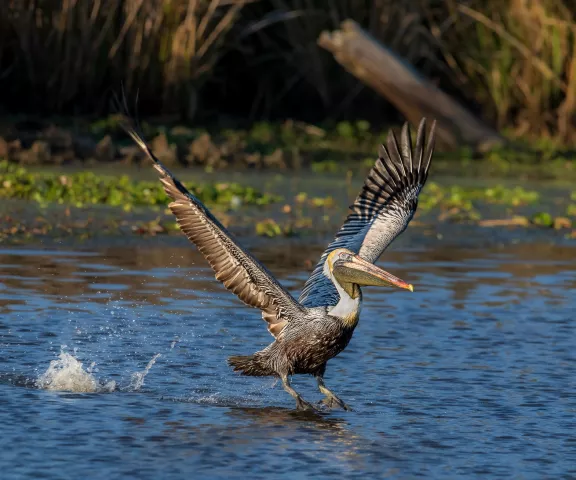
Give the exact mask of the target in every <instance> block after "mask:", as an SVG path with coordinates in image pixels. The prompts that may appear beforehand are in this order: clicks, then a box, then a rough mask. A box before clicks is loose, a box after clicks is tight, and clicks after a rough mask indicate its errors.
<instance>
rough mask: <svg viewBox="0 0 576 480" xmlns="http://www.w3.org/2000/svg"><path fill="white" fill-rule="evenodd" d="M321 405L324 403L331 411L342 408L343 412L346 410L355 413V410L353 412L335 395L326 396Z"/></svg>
mask: <svg viewBox="0 0 576 480" xmlns="http://www.w3.org/2000/svg"><path fill="white" fill-rule="evenodd" d="M321 403H323V404H324V405H326V406H327V407H328V408H330V409H332V408H336V407H340V408H341V409H342V410H346V411H348V412H353V411H354V410H352V408H351V407H349V406H348V405H346V403H344V402H343V401H342V400H341V399H340V398H338V397H337V396H336V395H334V394H332V395H326V397H325V398H323V399H322V400H321Z"/></svg>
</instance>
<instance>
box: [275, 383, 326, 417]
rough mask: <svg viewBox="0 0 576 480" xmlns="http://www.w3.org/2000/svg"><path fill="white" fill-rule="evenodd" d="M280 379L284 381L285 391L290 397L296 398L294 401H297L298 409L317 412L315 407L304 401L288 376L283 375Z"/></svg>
mask: <svg viewBox="0 0 576 480" xmlns="http://www.w3.org/2000/svg"><path fill="white" fill-rule="evenodd" d="M280 378H281V379H282V386H283V387H284V390H286V391H287V392H288V393H289V394H290V395H292V397H294V400H296V409H298V410H314V411H316V410H317V409H316V408H315V407H314V405H312V404H311V403H308V402H307V401H306V400H304V399H303V398H302V397H301V396H300V394H299V393H298V392H297V391H296V390H294V389H293V388H292V386H291V385H290V381H289V380H288V375H282V376H281V377H280Z"/></svg>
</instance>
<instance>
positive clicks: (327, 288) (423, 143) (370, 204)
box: [125, 119, 435, 410]
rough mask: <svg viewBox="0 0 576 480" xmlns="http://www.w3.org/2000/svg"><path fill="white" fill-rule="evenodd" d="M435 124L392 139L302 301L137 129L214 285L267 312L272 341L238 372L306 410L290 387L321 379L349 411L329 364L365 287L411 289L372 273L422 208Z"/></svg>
mask: <svg viewBox="0 0 576 480" xmlns="http://www.w3.org/2000/svg"><path fill="white" fill-rule="evenodd" d="M434 127H435V125H434V124H433V125H432V127H431V129H430V132H429V135H428V138H426V137H427V134H426V121H425V119H422V121H421V122H420V125H419V128H418V133H417V135H416V144H415V146H414V147H412V143H411V139H410V130H409V127H408V124H405V125H404V127H403V128H402V134H401V138H400V143H398V141H397V139H396V137H395V135H394V133H393V132H390V133H389V135H388V139H387V142H386V145H382V146H381V147H380V151H379V158H378V159H377V161H376V163H375V165H374V167H373V168H372V170H371V171H370V173H369V175H368V177H367V178H366V180H365V182H364V185H363V187H362V190H361V192H360V194H359V195H358V197H357V198H356V200H355V202H354V204H353V205H352V206H351V207H350V209H351V212H350V214H349V215H348V217H347V219H346V221H345V222H344V224H343V226H342V227H341V228H340V230H339V231H338V233H337V234H336V237H335V239H334V240H333V241H332V242H331V243H330V244H329V246H328V248H327V249H326V251H325V252H324V253H323V254H322V256H321V258H320V261H319V262H318V264H317V265H316V267H315V268H314V271H313V272H312V274H311V276H310V278H309V279H308V281H307V282H306V284H305V285H304V288H303V290H302V293H301V295H300V297H299V299H298V301H297V300H296V299H295V298H294V297H292V295H291V294H290V293H289V292H288V291H287V290H285V289H284V288H283V287H282V286H281V285H280V284H279V283H278V281H277V280H276V279H275V278H274V277H273V276H272V274H271V273H270V272H269V271H268V270H267V269H266V267H264V266H263V265H262V264H261V263H260V262H258V261H257V260H256V259H255V258H254V257H253V256H252V255H251V254H250V253H249V252H248V251H246V250H245V249H243V248H242V247H241V246H240V244H239V243H238V242H237V241H236V240H235V239H234V237H233V236H232V235H231V234H230V233H229V232H228V231H227V230H226V229H225V228H224V226H223V225H222V224H221V223H220V222H219V221H218V220H217V219H216V218H215V217H214V216H213V215H212V213H211V212H210V211H209V210H208V209H207V208H206V207H205V206H204V205H203V204H202V202H201V201H200V200H199V199H198V198H196V197H195V196H194V195H193V194H192V193H191V192H189V191H188V190H187V189H186V188H185V187H184V185H182V184H181V183H180V182H179V181H178V179H176V178H175V177H174V176H173V175H172V173H170V171H169V170H168V169H167V168H166V167H164V166H163V165H162V163H161V162H160V161H159V160H158V158H157V157H156V156H155V155H154V153H153V152H152V150H151V149H150V147H149V146H148V145H147V143H146V142H145V141H144V140H143V139H142V137H141V136H140V135H139V134H138V133H137V132H136V130H135V129H134V128H133V127H132V126H131V125H128V126H126V127H125V128H126V131H127V132H128V133H129V134H130V136H131V137H132V138H133V139H134V141H135V142H136V143H137V144H138V146H139V147H140V148H141V149H142V150H143V152H144V153H145V154H146V155H147V156H148V157H149V158H150V159H151V160H152V161H153V162H154V167H155V168H156V170H157V171H158V173H159V174H160V181H161V182H162V184H163V185H164V189H165V191H166V193H167V194H168V196H169V197H170V198H171V199H172V202H171V203H170V204H169V208H170V209H171V211H172V212H173V213H174V215H175V217H176V220H177V222H178V225H179V227H180V229H181V230H182V231H183V232H184V233H185V234H186V236H187V237H188V238H189V239H190V241H191V242H192V243H194V244H195V245H196V246H197V247H198V249H199V250H200V252H201V253H202V254H203V255H204V257H205V258H206V260H207V261H208V263H209V264H210V266H211V267H212V269H213V270H214V272H215V274H216V279H217V280H219V281H220V282H222V283H223V284H224V286H225V287H226V288H227V289H228V290H230V291H232V292H233V293H234V294H236V295H237V296H238V297H239V298H240V300H242V301H243V302H244V303H245V304H247V305H249V306H251V307H255V308H259V309H260V310H261V311H262V318H263V319H264V320H265V321H266V322H267V324H268V331H269V332H270V334H271V335H272V336H273V337H274V341H273V342H272V343H271V344H270V345H268V346H267V347H266V348H264V349H263V350H260V351H258V352H256V353H255V354H253V355H249V356H232V357H230V358H229V359H228V363H229V365H230V366H232V367H233V368H234V370H235V371H238V372H240V373H242V374H244V375H252V376H275V377H279V378H280V379H281V380H282V384H283V386H284V389H285V390H286V391H287V392H288V393H289V394H290V395H292V397H294V399H295V400H296V406H297V408H298V409H316V407H315V406H313V405H312V404H310V403H308V402H307V401H305V400H304V399H303V398H302V397H301V396H300V394H299V393H298V392H296V391H295V390H294V389H293V388H292V386H291V385H290V380H289V378H290V377H291V376H292V375H296V374H310V375H314V376H315V377H316V380H317V382H318V388H319V390H320V391H321V392H322V393H323V394H324V395H325V398H324V400H323V403H324V404H325V406H327V407H329V408H332V407H335V406H339V407H341V408H343V409H346V410H348V409H349V407H348V406H347V405H346V404H345V403H344V402H343V401H342V400H341V399H340V398H339V397H338V396H337V395H336V394H334V393H333V392H332V391H330V390H329V389H328V388H327V387H326V385H325V384H324V373H325V371H326V363H327V362H328V361H329V360H330V359H332V358H334V357H335V356H336V355H338V354H339V353H340V352H341V351H342V350H344V349H345V348H346V346H347V345H348V343H349V342H350V339H351V338H352V335H353V333H354V330H355V328H356V326H357V325H358V320H359V317H360V309H361V306H362V291H361V287H363V286H392V287H397V288H401V289H406V290H410V291H412V290H413V287H412V285H410V284H408V283H406V282H404V281H403V280H401V279H399V278H397V277H395V276H394V275H392V274H390V273H388V272H386V271H385V270H383V269H381V268H379V267H377V266H375V265H374V263H375V262H376V260H377V259H378V258H379V257H380V255H381V254H382V252H383V251H384V250H385V249H386V248H387V247H388V245H390V243H391V242H392V241H393V240H394V239H395V238H396V237H397V236H398V235H400V234H401V233H402V232H403V231H404V230H405V229H406V227H407V226H408V223H409V222H410V220H411V219H412V217H413V215H414V212H415V211H416V207H417V204H418V195H419V193H420V191H421V190H422V188H423V186H424V184H425V182H426V178H427V176H428V170H429V166H430V161H431V158H432V153H433V150H434Z"/></svg>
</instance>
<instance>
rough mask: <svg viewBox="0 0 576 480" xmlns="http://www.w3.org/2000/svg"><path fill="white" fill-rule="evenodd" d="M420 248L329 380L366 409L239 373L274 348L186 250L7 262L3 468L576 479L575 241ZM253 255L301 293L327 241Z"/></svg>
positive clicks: (368, 303)
mask: <svg viewBox="0 0 576 480" xmlns="http://www.w3.org/2000/svg"><path fill="white" fill-rule="evenodd" d="M412 230H414V231H415V232H416V233H418V231H417V230H415V229H412ZM480 232H482V231H480ZM410 238H416V234H414V235H413V237H410V234H408V235H407V237H406V240H404V241H403V242H399V246H398V247H397V248H395V249H394V251H391V252H389V253H387V254H386V255H385V257H384V258H383V262H382V265H384V266H385V267H386V268H387V269H388V270H390V271H391V272H393V273H395V274H397V275H399V276H401V277H402V278H404V279H405V280H407V281H410V282H412V283H414V285H415V287H416V288H415V292H414V293H413V294H410V293H409V292H403V291H388V290H379V289H376V288H372V289H366V290H365V292H364V298H365V306H364V309H363V312H362V317H361V321H360V324H359V327H358V329H357V331H356V333H355V335H354V338H353V340H352V342H351V344H350V345H349V347H348V348H347V349H346V350H345V351H344V352H343V353H342V354H341V355H340V356H339V357H337V358H336V359H334V360H332V361H331V362H330V363H329V367H328V372H327V375H326V381H327V384H328V385H329V386H331V387H332V388H333V389H334V390H335V391H336V392H338V393H339V394H340V395H341V397H342V398H343V399H344V400H345V401H346V402H348V403H349V404H350V405H351V406H353V407H354V408H355V411H354V412H343V411H339V410H334V411H332V412H331V413H326V414H321V415H315V414H309V413H297V412H295V411H294V410H293V408H294V403H293V400H292V398H291V397H290V396H288V395H287V394H286V393H285V392H284V391H283V390H282V388H281V386H280V385H276V384H275V381H274V380H273V379H266V378H265V379H260V378H246V377H240V376H238V375H237V374H235V373H234V372H232V371H231V370H230V369H229V368H228V366H227V365H226V358H227V357H228V356H229V355H232V354H250V353H252V352H254V351H256V350H258V349H260V348H262V347H263V346H265V345H266V344H267V343H268V342H270V341H271V337H270V336H269V334H268V333H267V331H266V328H265V324H264V322H263V321H262V320H261V318H260V316H259V314H258V312H257V311H256V310H253V309H249V308H247V307H244V306H242V305H241V304H240V302H239V301H238V300H237V299H236V298H235V297H233V295H231V294H230V293H228V292H227V291H225V290H224V289H223V287H221V286H220V284H218V283H217V282H215V281H214V279H213V274H212V272H211V271H210V270H209V269H208V268H207V267H206V263H205V262H204V260H203V259H201V258H200V257H199V256H198V254H197V253H196V251H195V250H193V249H192V248H188V247H187V245H186V244H185V239H182V240H181V241H180V239H178V240H170V241H168V239H164V238H160V237H159V238H156V239H153V240H150V241H146V242H143V244H142V245H140V246H138V245H136V246H129V247H110V248H101V249H94V250H93V251H86V252H79V251H78V250H77V249H74V248H71V247H66V248H61V249H51V250H31V249H16V248H11V249H4V250H2V251H0V433H1V435H0V471H1V472H2V474H0V477H1V478H7V479H8V478H70V479H78V478H82V477H85V478H90V479H112V478H140V479H159V478H162V479H173V478H174V479H175V478H198V477H204V478H231V477H235V478H290V479H293V478H302V479H304V478H325V477H327V476H329V475H335V474H339V475H343V477H344V478H356V477H363V478H384V477H386V478H414V477H424V478H432V477H435V478H462V477H468V478H471V477H472V478H473V477H477V478H497V477H501V478H524V479H525V478H552V477H553V478H569V477H573V476H576V420H575V418H576V353H575V352H576V342H575V340H576V328H575V325H574V314H575V312H576V249H575V248H573V247H570V246H569V245H565V246H559V245H556V246H554V245H553V244H550V242H548V243H547V244H544V243H540V242H539V241H535V243H527V244H522V245H512V244H510V243H508V244H505V245H502V246H499V247H498V246H496V245H492V247H490V248H479V247H477V248H474V249H459V248H456V247H454V245H451V246H445V245H444V244H443V242H441V241H434V242H428V244H426V243H422V244H418V243H415V242H412V241H411V240H410ZM165 240H166V241H165ZM483 242H484V243H486V241H485V239H484V241H483V240H482V238H480V235H479V236H478V238H477V239H476V241H475V242H469V243H476V244H481V243H483ZM269 243H270V244H274V243H276V242H274V241H270V242H269ZM255 253H256V254H257V255H258V256H259V257H260V258H262V259H264V260H265V262H266V263H267V265H268V266H269V267H270V269H271V270H272V271H273V272H274V273H276V274H277V275H278V277H279V278H280V279H281V281H282V282H283V283H284V284H285V285H287V286H288V288H289V289H291V290H292V291H293V292H295V293H297V291H298V290H299V289H300V288H301V286H302V283H303V281H304V280H305V278H306V271H307V267H306V265H307V262H309V261H310V260H313V261H315V260H316V258H317V256H318V254H319V253H320V250H319V249H313V250H305V249H303V248H302V244H301V243H300V244H298V245H294V246H292V247H291V246H290V245H286V244H284V245H283V246H282V247H281V249H280V250H275V251H274V250H268V249H266V248H265V246H263V245H262V244H260V246H259V247H258V248H256V249H255ZM294 385H295V387H296V388H297V390H299V391H300V392H301V393H302V395H303V396H304V397H305V398H306V399H309V400H313V401H318V400H320V398H321V396H320V394H319V393H318V392H317V391H316V389H315V385H314V382H313V380H312V379H311V378H308V377H296V378H295V379H294ZM61 390H75V391H74V392H63V391H61ZM85 392H90V393H85Z"/></svg>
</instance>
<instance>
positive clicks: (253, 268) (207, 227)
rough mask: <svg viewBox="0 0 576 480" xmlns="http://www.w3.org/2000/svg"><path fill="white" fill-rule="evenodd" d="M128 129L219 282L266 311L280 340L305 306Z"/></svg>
mask: <svg viewBox="0 0 576 480" xmlns="http://www.w3.org/2000/svg"><path fill="white" fill-rule="evenodd" d="M125 130H126V132H127V133H128V134H129V135H130V136H131V137H132V139H133V140H134V141H135V142H136V143H137V144H138V146H139V147H140V148H141V149H142V150H143V151H144V153H146V155H147V156H148V157H149V158H150V159H151V160H153V161H154V168H156V170H157V171H158V173H159V174H160V181H161V182H162V184H163V185H164V190H165V191H166V193H167V194H168V196H169V197H170V198H171V199H172V200H173V202H172V203H170V205H169V207H170V210H172V213H173V214H174V215H175V216H176V220H177V222H178V225H179V226H180V229H181V230H182V231H183V232H184V233H185V234H186V236H187V237H188V238H189V239H190V241H191V242H192V243H194V244H195V245H196V246H197V247H198V250H200V252H201V253H202V254H203V255H204V257H206V260H208V263H209V264H210V266H211V267H212V269H213V270H214V272H215V273H216V279H217V280H220V281H221V282H222V283H223V284H224V286H225V287H226V288H227V289H228V290H230V291H232V292H233V293H235V294H236V295H237V296H238V298H240V300H242V301H243V302H244V303H246V304H247V305H250V306H251V307H256V308H259V309H260V310H262V318H263V319H264V320H265V321H266V322H268V331H269V332H270V333H271V334H272V335H273V336H274V337H276V338H278V336H279V335H280V332H281V331H282V329H283V328H284V326H285V325H286V323H287V322H288V320H289V318H293V317H294V316H296V315H299V314H300V315H301V314H303V313H304V311H305V309H304V307H302V306H301V305H300V304H299V303H298V302H296V300H295V299H294V298H293V297H292V296H291V295H290V293H288V292H287V291H286V290H285V289H284V288H283V287H282V286H281V285H280V284H279V283H278V282H277V281H276V279H275V278H274V277H273V276H272V274H271V273H270V272H268V270H267V269H266V268H265V267H264V266H263V265H262V264H261V263H259V262H258V261H257V260H256V259H255V258H254V257H252V255H250V254H249V253H248V252H247V251H245V250H244V249H243V248H242V247H241V246H240V245H239V244H238V243H237V242H236V241H235V240H234V238H233V237H232V235H231V234H230V233H229V232H228V231H227V230H226V229H225V228H224V226H223V225H222V224H221V223H220V222H219V221H218V220H217V219H216V217H214V215H212V213H210V211H209V210H208V209H207V208H206V207H205V206H204V204H203V203H202V202H201V201H200V200H199V199H198V198H196V197H195V196H194V195H193V194H192V193H190V192H189V191H188V190H187V189H186V187H184V185H182V184H181V183H180V182H179V181H178V179H177V178H175V177H174V176H173V175H172V173H170V171H169V170H168V169H167V168H166V167H164V165H162V163H161V162H160V161H159V160H158V158H157V157H156V156H155V155H154V154H153V153H152V151H151V150H150V147H149V146H148V145H147V144H146V142H145V141H144V140H143V139H142V137H140V135H138V133H137V132H136V131H135V130H134V128H132V127H131V126H125Z"/></svg>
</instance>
